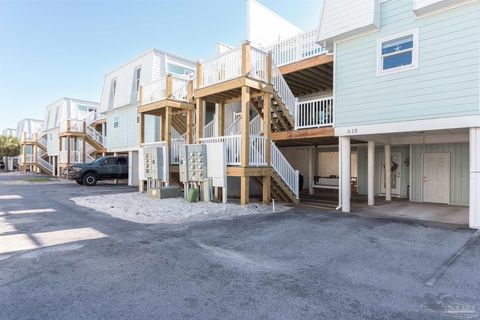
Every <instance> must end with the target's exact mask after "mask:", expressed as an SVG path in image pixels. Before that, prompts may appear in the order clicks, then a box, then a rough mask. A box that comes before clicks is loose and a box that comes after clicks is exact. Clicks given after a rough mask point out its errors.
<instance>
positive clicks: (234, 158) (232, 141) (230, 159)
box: [200, 135, 241, 166]
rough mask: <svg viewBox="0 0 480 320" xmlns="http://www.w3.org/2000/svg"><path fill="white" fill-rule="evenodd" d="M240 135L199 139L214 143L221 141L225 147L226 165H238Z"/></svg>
mask: <svg viewBox="0 0 480 320" xmlns="http://www.w3.org/2000/svg"><path fill="white" fill-rule="evenodd" d="M240 139H241V136H240V135H234V136H223V137H212V138H203V139H200V142H201V143H215V142H223V143H224V147H225V153H226V156H227V165H229V166H239V165H240V160H241V159H240V145H241V143H240Z"/></svg>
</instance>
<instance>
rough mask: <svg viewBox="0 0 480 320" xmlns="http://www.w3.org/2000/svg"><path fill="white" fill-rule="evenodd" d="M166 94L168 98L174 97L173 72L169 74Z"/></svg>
mask: <svg viewBox="0 0 480 320" xmlns="http://www.w3.org/2000/svg"><path fill="white" fill-rule="evenodd" d="M166 88H167V90H166V96H167V99H172V97H173V76H172V75H171V74H169V75H167V86H166Z"/></svg>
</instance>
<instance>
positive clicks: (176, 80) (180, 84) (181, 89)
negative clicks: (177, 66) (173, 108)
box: [172, 75, 190, 101]
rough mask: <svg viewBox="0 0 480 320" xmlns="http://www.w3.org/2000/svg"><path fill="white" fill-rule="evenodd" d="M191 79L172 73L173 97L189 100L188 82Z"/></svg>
mask: <svg viewBox="0 0 480 320" xmlns="http://www.w3.org/2000/svg"><path fill="white" fill-rule="evenodd" d="M189 82H190V80H189V79H188V78H186V77H181V76H177V75H172V99H174V100H178V101H188V83H189Z"/></svg>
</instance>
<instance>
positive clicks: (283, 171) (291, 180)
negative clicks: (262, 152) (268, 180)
mask: <svg viewBox="0 0 480 320" xmlns="http://www.w3.org/2000/svg"><path fill="white" fill-rule="evenodd" d="M270 147H271V149H270V150H271V153H270V155H271V157H272V159H271V160H272V168H273V169H274V170H275V172H276V173H277V174H278V175H279V176H280V178H281V179H282V180H283V182H285V184H286V185H287V186H288V188H289V189H290V190H291V191H292V192H293V194H295V197H296V198H297V199H298V198H299V192H300V190H299V175H300V173H299V171H298V170H295V169H294V168H293V167H292V166H291V165H290V163H289V162H288V160H287V159H286V158H285V156H284V155H283V154H282V152H281V151H280V150H279V149H278V148H277V146H276V145H275V143H273V142H272V143H271V145H270Z"/></svg>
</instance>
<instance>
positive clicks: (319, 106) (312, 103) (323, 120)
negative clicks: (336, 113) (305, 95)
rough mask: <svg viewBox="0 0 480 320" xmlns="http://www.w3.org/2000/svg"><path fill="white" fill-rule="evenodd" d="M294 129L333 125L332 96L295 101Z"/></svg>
mask: <svg viewBox="0 0 480 320" xmlns="http://www.w3.org/2000/svg"><path fill="white" fill-rule="evenodd" d="M295 109H296V110H295V130H297V129H306V128H319V127H324V126H331V125H333V97H327V98H320V99H314V100H308V101H302V102H297V105H296V107H295Z"/></svg>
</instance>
